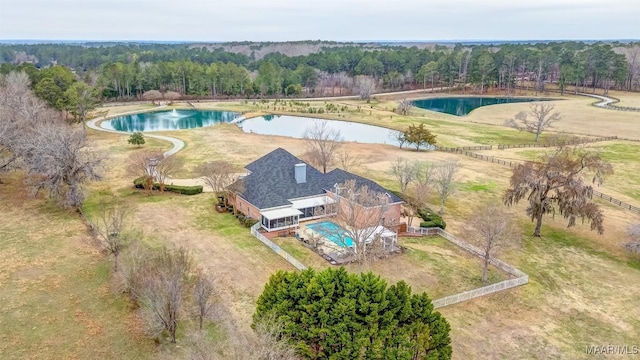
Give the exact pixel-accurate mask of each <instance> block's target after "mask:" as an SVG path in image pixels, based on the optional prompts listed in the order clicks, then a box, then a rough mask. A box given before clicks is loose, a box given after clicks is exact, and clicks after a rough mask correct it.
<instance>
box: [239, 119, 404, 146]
mask: <svg viewBox="0 0 640 360" xmlns="http://www.w3.org/2000/svg"><path fill="white" fill-rule="evenodd" d="M318 121H328V125H329V127H330V128H331V129H336V130H339V131H340V135H342V138H343V140H344V141H354V142H361V143H368V144H389V145H398V141H397V140H395V139H393V136H392V134H394V133H397V131H395V130H390V129H387V128H383V127H380V126H374V125H367V124H360V123H355V122H349V121H336V120H322V119H316V118H308V117H302V116H290V115H265V116H259V117H255V118H251V119H245V120H242V121H240V122H238V126H240V128H242V130H243V131H244V132H246V133H256V134H262V135H281V136H289V137H293V138H298V139H300V138H302V137H304V132H305V130H306V129H308V128H310V127H312V126H314V124H315V123H316V122H318Z"/></svg>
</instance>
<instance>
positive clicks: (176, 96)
mask: <svg viewBox="0 0 640 360" xmlns="http://www.w3.org/2000/svg"><path fill="white" fill-rule="evenodd" d="M162 97H163V98H164V99H165V100H169V103H172V102H174V101H176V100H180V98H182V95H180V93H179V92H176V91H167V92H165V93H164V94H162Z"/></svg>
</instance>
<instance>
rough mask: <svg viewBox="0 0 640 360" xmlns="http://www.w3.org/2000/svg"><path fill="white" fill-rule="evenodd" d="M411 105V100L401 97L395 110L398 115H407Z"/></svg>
mask: <svg viewBox="0 0 640 360" xmlns="http://www.w3.org/2000/svg"><path fill="white" fill-rule="evenodd" d="M412 106H413V102H412V101H411V100H407V99H402V100H400V101H399V102H398V107H397V108H396V112H397V113H398V114H400V115H409V110H411V107H412Z"/></svg>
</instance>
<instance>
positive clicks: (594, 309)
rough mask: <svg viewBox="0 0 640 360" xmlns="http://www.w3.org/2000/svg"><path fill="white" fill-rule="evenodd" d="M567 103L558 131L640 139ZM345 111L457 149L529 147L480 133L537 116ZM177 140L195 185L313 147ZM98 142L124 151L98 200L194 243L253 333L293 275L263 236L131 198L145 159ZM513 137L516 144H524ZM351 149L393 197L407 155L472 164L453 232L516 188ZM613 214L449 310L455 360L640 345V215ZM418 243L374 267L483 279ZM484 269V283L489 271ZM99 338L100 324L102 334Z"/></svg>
mask: <svg viewBox="0 0 640 360" xmlns="http://www.w3.org/2000/svg"><path fill="white" fill-rule="evenodd" d="M567 98H568V99H570V100H566V101H558V102H557V109H558V110H559V111H561V112H562V113H563V114H564V115H565V120H564V121H562V122H561V123H558V127H559V130H564V131H575V132H577V133H581V134H583V133H587V132H588V133H592V134H594V135H620V134H621V133H624V134H626V135H627V136H629V137H637V138H640V130H638V127H637V126H636V127H634V126H632V125H633V124H634V121H635V122H637V118H635V120H634V117H633V114H631V115H630V114H629V113H622V112H615V111H611V110H603V109H597V108H594V107H591V106H590V105H589V104H590V103H591V102H592V101H591V100H590V99H586V98H581V97H580V98H573V97H571V96H567ZM344 103H347V104H349V106H350V109H351V110H350V112H349V114H345V116H346V117H347V118H349V119H353V120H357V121H364V122H371V123H376V124H380V125H383V126H390V127H396V128H402V127H403V126H406V124H409V123H411V122H414V121H416V122H426V123H428V124H430V125H431V126H432V127H433V128H434V131H435V132H436V133H438V134H439V140H440V139H442V140H443V141H444V142H445V143H450V144H451V145H466V144H477V143H486V141H496V143H499V142H500V140H501V139H504V138H505V137H507V138H509V137H510V136H511V135H513V136H515V137H516V138H517V139H516V140H517V141H520V139H525V140H526V136H527V135H528V134H521V133H518V132H517V131H513V130H509V129H504V128H503V127H502V126H485V125H480V124H477V123H487V124H497V125H502V122H503V121H504V119H505V118H506V117H510V116H513V115H514V114H515V113H517V112H518V111H520V110H524V109H526V106H527V105H526V104H510V105H502V106H491V107H485V108H480V109H478V110H476V111H474V112H473V113H472V114H471V115H469V116H468V117H465V118H462V119H461V118H457V117H451V116H449V115H444V114H442V115H441V114H434V113H430V112H426V111H425V112H422V111H420V110H414V112H413V116H411V117H400V116H398V115H395V114H391V113H390V110H391V106H392V105H393V102H392V101H387V102H375V101H374V103H373V104H372V105H373V106H374V108H373V109H371V113H372V115H368V113H361V112H357V111H356V110H355V108H356V106H358V105H360V106H361V107H364V103H363V102H358V101H349V102H344ZM202 106H207V107H214V108H225V109H228V110H234V109H235V110H238V111H248V110H250V106H249V105H245V104H235V105H227V104H219V103H216V104H207V105H202ZM369 106H371V105H369ZM636 116H637V115H636ZM603 119H606V120H603ZM169 134H170V135H173V136H176V137H178V138H180V139H182V140H185V141H186V143H187V147H186V149H184V150H183V151H182V152H180V153H179V154H178V155H177V156H180V157H182V158H183V159H184V160H185V163H186V166H185V170H184V171H183V173H182V174H181V175H183V176H191V170H192V169H193V168H194V167H195V166H196V165H198V164H199V163H201V162H203V161H208V160H215V159H226V160H229V161H231V162H233V163H235V164H238V165H244V164H247V163H248V162H250V161H253V160H255V159H257V158H259V157H260V156H262V155H264V154H265V153H267V152H269V151H271V150H273V149H275V148H276V147H283V148H285V149H287V150H288V151H290V152H292V153H293V154H295V155H301V154H302V153H303V152H304V143H303V141H301V140H296V139H290V138H285V137H272V136H262V135H257V134H245V133H242V132H241V131H240V130H238V129H236V128H234V127H232V126H215V127H210V128H203V129H198V130H193V131H176V132H172V133H169ZM90 136H91V138H92V140H93V141H94V143H95V144H96V145H97V146H99V147H100V148H104V149H109V151H110V152H111V153H112V157H111V159H110V164H111V171H110V173H109V176H108V177H107V179H106V180H105V182H102V183H99V184H96V185H94V186H93V188H94V191H95V190H98V192H112V193H115V194H118V195H120V196H126V197H129V198H131V199H133V200H135V201H136V202H137V203H138V204H139V208H138V213H137V214H138V215H137V216H138V219H139V224H140V226H141V227H142V228H143V229H144V231H145V233H146V234H147V235H148V241H149V242H150V243H152V244H155V245H161V244H177V245H186V246H189V248H190V249H191V250H192V252H193V255H194V256H195V257H196V258H197V259H198V261H199V263H200V264H201V265H202V266H205V267H206V268H207V269H208V270H209V271H211V272H212V273H213V274H214V275H215V276H216V278H218V280H219V281H220V282H221V288H222V289H223V295H222V296H223V299H224V301H225V303H226V304H228V305H229V307H230V308H232V309H233V312H234V314H235V315H236V317H237V319H238V320H239V321H241V323H242V324H243V325H244V326H245V329H248V324H249V322H250V315H251V313H252V312H253V309H254V302H255V300H256V298H257V296H258V295H259V293H260V292H261V290H262V287H263V286H264V283H265V282H266V280H267V279H268V276H269V275H270V274H271V273H273V272H274V271H276V270H277V269H292V267H291V266H290V265H289V264H287V263H286V262H285V261H284V260H282V258H280V257H279V256H278V255H276V254H274V253H273V252H271V251H270V250H269V249H268V248H266V247H265V246H264V245H262V244H261V243H260V242H258V241H257V240H255V239H253V238H251V236H250V235H249V234H248V230H246V229H243V228H240V227H238V226H237V225H236V224H237V223H236V222H235V219H233V218H231V217H229V215H220V214H217V213H215V211H213V206H212V205H211V202H210V201H211V200H212V199H211V195H199V196H195V197H183V196H177V195H169V194H167V195H161V196H158V195H156V196H151V197H146V196H141V195H140V193H138V192H136V191H133V190H131V186H130V183H131V180H132V179H131V178H130V177H129V176H127V175H126V173H125V171H124V168H125V166H124V165H123V164H124V161H125V159H126V156H127V154H128V153H129V152H131V151H135V150H133V149H130V148H128V144H126V136H118V135H110V134H105V133H96V132H93V131H90ZM492 139H493V140H492ZM509 140H510V141H512V142H515V141H516V140H513V138H509ZM522 142H527V141H522ZM150 146H157V147H162V146H163V144H162V143H153V144H150ZM345 149H346V150H348V151H349V152H351V153H353V154H356V155H357V156H358V157H360V158H361V159H362V161H361V163H362V164H361V165H360V166H359V167H358V168H357V169H355V171H354V172H356V173H358V174H361V175H363V176H367V177H369V178H372V179H374V180H376V181H378V182H379V183H381V184H382V185H384V186H388V187H391V188H397V186H396V185H395V184H394V181H393V179H392V177H391V176H390V175H389V174H388V172H387V171H388V169H389V167H390V164H391V163H392V162H393V161H394V160H395V159H396V158H398V157H403V158H407V159H413V160H428V161H443V160H448V159H458V160H459V161H460V163H461V165H462V168H461V172H460V174H459V178H458V182H459V183H460V189H459V191H458V193H457V194H454V195H453V196H452V197H451V199H450V200H449V201H448V202H447V206H446V214H445V219H446V220H447V223H448V225H449V226H448V228H447V230H449V231H451V232H452V233H454V234H458V235H460V233H461V229H462V225H463V224H464V222H465V219H468V218H469V216H470V215H471V214H472V213H473V211H475V209H476V208H477V206H478V204H481V203H483V202H487V201H499V199H500V197H501V194H502V192H503V191H504V189H505V188H506V186H507V182H508V176H509V170H508V168H505V167H503V166H500V165H497V164H491V163H486V162H481V161H476V160H473V159H471V158H466V157H460V156H458V155H454V154H447V153H439V152H436V153H433V152H429V153H427V152H414V151H408V150H399V149H397V148H394V147H391V146H384V145H366V144H346V145H345ZM505 153H506V152H505ZM509 154H510V155H509V156H510V157H514V158H525V157H526V156H528V155H526V153H525V154H519V153H518V150H513V151H509ZM620 180H621V179H615V181H611V182H610V183H607V186H608V187H607V188H606V189H607V191H606V192H607V193H608V192H612V195H614V194H616V193H617V194H620V195H621V196H623V195H624V194H623V193H626V191H625V190H624V189H621V190H620V191H617V192H616V190H617V189H618V186H617V184H619V183H620ZM94 193H95V192H94ZM629 198H631V197H630V196H629ZM431 202H433V203H435V202H436V199H435V198H434V197H432V199H431ZM602 206H603V209H604V212H605V216H606V220H605V226H606V233H605V235H604V236H598V235H597V234H595V233H593V232H590V231H589V230H588V227H587V226H582V225H578V226H576V227H574V228H572V229H571V230H568V231H567V230H566V229H565V226H566V222H565V221H563V220H562V219H559V218H556V219H552V218H547V219H545V227H544V228H543V235H544V237H543V238H542V239H529V238H527V239H525V241H524V246H523V248H522V249H519V250H514V251H511V252H509V253H507V254H504V256H503V257H504V258H505V260H507V261H508V262H509V263H512V264H513V265H515V266H517V267H519V268H521V269H522V270H524V271H525V272H527V273H528V274H529V275H530V284H528V285H526V286H523V287H520V288H518V289H514V290H509V291H506V292H502V293H497V294H495V295H492V296H489V297H485V298H480V299H476V300H473V301H470V302H466V303H462V304H458V305H455V306H452V307H448V308H443V309H442V312H443V313H444V314H445V316H446V317H447V318H448V319H449V321H450V322H451V323H452V328H453V332H452V336H453V344H454V358H459V359H472V358H476V359H484V358H540V359H542V358H550V357H555V358H582V357H583V356H584V346H585V345H589V344H603V343H605V344H606V343H614V344H629V345H634V343H633V342H634V341H636V343H637V338H635V337H634V334H638V333H640V321H639V320H638V319H640V308H638V307H637V300H638V299H639V298H640V293H639V291H640V290H639V288H638V287H637V286H635V287H634V286H633V284H637V283H640V271H639V270H638V269H635V268H632V267H630V266H628V265H627V261H630V260H631V259H630V258H629V257H628V255H627V254H626V253H625V252H624V250H623V248H622V244H623V242H624V229H625V227H626V226H628V225H629V224H631V223H632V222H637V215H633V214H630V213H628V212H625V211H622V210H620V209H619V208H618V207H616V206H614V205H611V204H605V203H602ZM510 211H512V212H514V213H515V214H517V215H518V218H519V219H520V222H521V223H522V225H523V226H524V227H525V230H524V232H525V233H529V232H530V231H531V226H530V222H529V221H528V219H526V218H525V217H524V205H519V206H516V207H513V208H511V209H510ZM279 241H280V240H279ZM288 241H292V240H282V245H283V247H284V248H285V249H287V248H288V249H291V251H292V252H294V250H293V249H295V248H294V246H296V244H295V243H287V242H288ZM407 246H408V247H413V248H414V249H417V250H420V251H422V253H423V254H426V255H424V256H423V257H420V256H415V257H413V258H410V257H409V256H407V255H406V254H405V255H402V256H403V257H407V258H402V259H400V258H398V259H394V258H390V259H387V260H385V261H383V262H380V263H377V264H374V265H372V269H373V270H374V271H376V272H379V273H385V274H387V275H385V277H386V278H388V279H389V280H392V281H395V280H398V279H405V280H407V281H409V283H410V284H411V285H413V286H414V289H415V290H426V291H428V292H430V293H432V294H439V295H447V294H448V293H445V291H443V290H441V289H446V288H447V285H448V284H452V285H451V289H454V288H456V286H457V284H458V283H459V282H460V281H462V280H461V279H462V278H466V277H468V276H471V275H465V274H467V273H466V272H465V271H471V272H469V273H468V274H472V272H473V270H472V267H469V266H471V265H461V266H460V268H459V269H461V273H459V274H456V273H453V274H452V275H450V276H451V277H449V278H447V277H446V275H447V274H446V273H447V272H448V273H452V272H455V271H456V270H455V269H456V266H457V265H459V264H462V262H459V261H457V260H456V257H454V256H450V255H451V252H455V251H456V250H452V249H446V248H443V247H442V246H435V247H434V246H430V245H429V244H428V243H426V244H421V243H415V244H411V243H408V244H407ZM305 251H306V249H302V250H299V252H298V254H296V256H300V257H301V258H303V259H304V258H306V259H309V260H310V261H309V263H310V264H312V265H315V266H319V267H321V266H327V265H326V262H324V261H323V260H318V259H315V260H313V258H311V256H315V255H314V254H309V253H305ZM434 259H435V260H434ZM437 260H439V261H441V262H440V264H443V263H446V264H448V265H450V266H451V268H447V267H440V268H438V267H437V266H436V267H433V266H432V268H431V270H430V271H420V270H419V269H420V266H421V264H422V263H423V262H430V265H434V264H437V263H438V262H437ZM470 264H473V262H471V263H470ZM465 269H466V270H465ZM394 270H395V271H394ZM477 271H478V274H477V276H478V277H479V275H480V267H479V266H478V268H477ZM465 281H466V280H465ZM74 314H75V313H74ZM91 327H92V328H94V327H93V326H91ZM97 329H99V327H98V328H94V331H98V330H97ZM98 332H99V331H98Z"/></svg>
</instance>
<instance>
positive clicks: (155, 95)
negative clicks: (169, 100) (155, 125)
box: [142, 90, 162, 104]
mask: <svg viewBox="0 0 640 360" xmlns="http://www.w3.org/2000/svg"><path fill="white" fill-rule="evenodd" d="M142 98H143V99H144V100H150V101H151V102H152V103H153V104H155V102H156V101H157V100H162V93H161V92H160V91H158V90H149V91H145V92H144V94H142Z"/></svg>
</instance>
